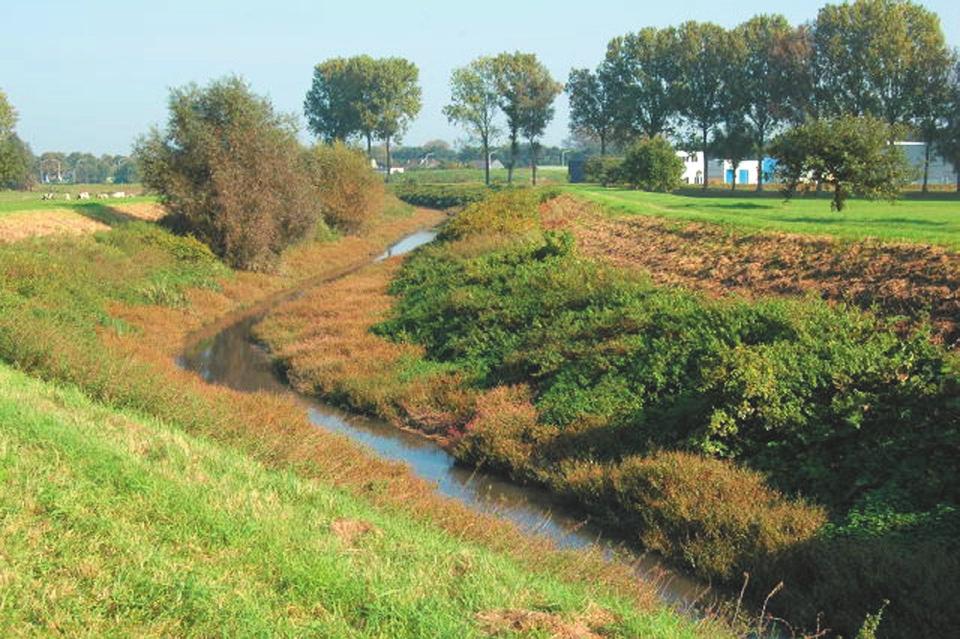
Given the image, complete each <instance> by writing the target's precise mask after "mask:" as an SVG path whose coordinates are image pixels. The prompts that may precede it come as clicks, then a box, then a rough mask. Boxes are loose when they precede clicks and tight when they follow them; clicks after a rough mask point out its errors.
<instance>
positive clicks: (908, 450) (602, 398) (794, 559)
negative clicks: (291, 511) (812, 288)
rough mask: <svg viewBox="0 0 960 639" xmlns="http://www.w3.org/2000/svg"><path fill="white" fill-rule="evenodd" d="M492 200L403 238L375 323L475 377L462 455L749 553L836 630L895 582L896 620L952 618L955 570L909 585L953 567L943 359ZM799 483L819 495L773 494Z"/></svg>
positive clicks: (631, 524)
mask: <svg viewBox="0 0 960 639" xmlns="http://www.w3.org/2000/svg"><path fill="white" fill-rule="evenodd" d="M484 204H487V202H485V203H484ZM533 206H534V205H533V204H532V203H529V202H528V203H527V204H526V205H525V208H523V209H521V210H526V211H530V210H531V207H533ZM501 208H502V207H501ZM497 211H498V207H496V206H487V207H478V208H477V210H476V212H471V214H470V215H468V216H467V217H465V218H464V221H463V222H462V224H463V226H464V231H463V232H462V233H450V234H448V237H450V238H458V239H456V241H454V242H448V243H441V244H437V245H434V246H430V247H426V248H424V249H422V250H420V251H418V252H417V253H415V254H414V255H412V256H410V257H409V258H408V260H407V261H406V262H405V263H404V266H403V267H402V268H401V270H400V272H399V274H398V276H397V277H396V279H395V280H394V282H393V283H392V285H391V289H390V290H391V293H392V294H394V295H396V296H397V298H398V299H397V301H396V303H395V305H394V308H393V311H392V314H391V316H390V317H389V319H388V320H387V321H385V322H383V323H382V324H380V325H379V326H377V327H376V329H375V330H376V331H377V332H379V333H380V334H383V335H387V336H390V337H392V338H394V339H397V340H404V341H412V342H416V343H418V344H420V345H422V346H423V347H424V349H425V353H426V356H427V357H428V358H429V359H430V360H431V361H433V362H437V363H443V364H445V365H448V366H451V367H452V370H455V371H459V372H460V373H461V374H462V375H463V378H464V379H465V380H466V382H467V383H469V384H470V385H472V386H473V387H476V388H478V389H481V390H487V392H486V393H485V394H484V395H483V396H482V399H481V401H480V403H479V404H478V407H477V417H476V418H475V420H474V421H473V422H471V423H470V425H469V426H468V428H467V429H466V431H465V433H464V434H463V437H462V438H461V440H460V441H459V444H458V447H457V449H456V450H457V455H458V456H460V457H461V458H462V459H464V460H467V461H469V462H471V463H476V464H481V465H488V466H491V467H493V468H497V469H500V470H501V471H503V472H506V473H508V474H510V475H512V476H514V477H516V478H518V479H522V480H530V481H536V482H539V483H541V484H545V485H547V486H550V487H551V488H553V489H554V490H556V491H558V492H560V493H563V494H566V495H568V496H569V497H571V498H572V499H575V500H576V501H577V502H578V503H580V504H581V505H582V506H583V507H585V508H587V509H590V510H592V511H594V512H596V513H598V514H600V515H601V516H602V517H603V518H604V519H606V520H608V521H610V522H614V525H617V526H619V527H620V528H621V529H622V530H624V531H626V532H628V533H629V534H635V535H637V536H638V537H639V538H640V539H642V540H643V541H644V543H646V544H647V545H648V546H651V547H655V548H658V549H660V550H661V551H663V552H665V553H666V554H668V555H669V556H671V557H673V558H675V559H677V560H679V561H682V562H685V563H687V564H688V565H691V566H693V567H695V568H696V569H697V570H698V571H700V572H701V573H702V574H704V575H709V576H712V577H716V578H718V579H720V580H723V579H729V580H733V581H737V580H739V579H740V578H741V576H740V575H741V572H742V571H744V570H747V571H750V572H751V573H752V574H753V576H754V579H753V580H752V582H751V583H752V585H753V587H754V588H755V589H756V590H755V591H754V592H753V594H754V595H756V596H758V597H759V598H760V599H761V600H762V598H763V597H764V596H765V595H766V594H767V593H768V592H769V591H770V589H772V588H773V586H775V585H776V584H777V583H778V581H780V580H785V581H787V582H788V589H787V590H785V591H784V593H782V594H781V595H780V599H781V600H782V602H783V603H782V605H781V606H780V609H782V610H783V611H784V614H790V615H791V619H802V620H803V621H805V622H806V621H808V622H809V623H810V624H811V625H813V623H814V619H815V618H816V612H817V610H829V611H830V613H831V616H830V617H829V618H828V622H829V623H830V624H831V625H832V627H834V628H841V629H842V630H843V632H844V633H845V634H848V635H849V634H853V633H855V632H856V630H857V628H859V626H860V624H861V623H862V621H863V619H864V616H865V615H866V614H867V613H868V612H873V611H876V609H877V607H878V605H879V602H880V601H881V600H882V598H884V597H889V598H891V600H892V601H893V603H892V604H891V607H890V608H889V610H888V613H887V615H886V616H885V618H884V624H890V626H891V627H893V628H906V627H910V625H911V624H913V625H914V626H917V625H918V624H921V622H920V620H921V618H922V615H923V614H929V615H931V616H934V617H936V618H937V619H938V621H937V622H936V623H935V624H931V623H929V622H922V624H921V625H923V624H926V625H924V627H929V628H944V627H948V626H947V625H946V624H947V622H948V621H956V615H955V614H953V613H952V612H951V609H950V608H949V604H947V603H946V602H947V596H946V595H945V594H944V592H946V593H949V594H956V588H952V587H950V588H940V589H936V588H926V589H922V588H921V585H922V583H923V576H924V575H930V576H932V577H933V578H935V580H936V581H938V582H939V583H944V582H951V583H960V580H958V579H957V578H956V577H957V566H958V563H960V561H958V558H960V554H958V550H960V549H958V548H957V543H956V541H955V540H956V539H957V538H960V530H956V531H955V534H953V533H950V532H949V531H950V530H953V528H952V527H950V526H947V528H944V523H943V522H944V521H946V520H950V518H951V517H954V515H953V514H951V513H956V512H957V510H958V502H960V487H958V485H957V483H956V481H955V476H956V459H957V457H958V451H960V379H958V374H957V369H956V362H955V358H953V357H951V356H950V355H949V354H948V353H947V352H946V351H945V350H944V349H943V348H942V347H940V346H937V345H935V344H933V343H931V341H930V340H929V339H928V335H927V334H925V333H923V332H919V333H915V334H911V335H906V336H903V335H900V334H899V333H898V331H897V330H896V327H895V326H893V325H891V324H888V323H886V322H885V321H883V320H880V319H878V318H877V317H875V316H873V315H870V314H866V313H862V312H860V311H858V310H855V309H851V308H846V307H843V306H830V305H828V304H826V303H823V302H821V301H819V300H815V299H803V300H783V299H764V300H756V301H746V300H741V299H723V300H711V299H705V298H703V297H701V296H698V295H696V294H693V293H689V292H685V291H682V290H676V289H670V288H659V287H655V286H652V285H651V284H650V283H648V282H646V281H643V280H640V279H637V278H635V277H633V276H630V275H627V274H624V273H622V272H618V271H615V270H612V269H609V268H605V267H603V266H601V265H598V264H596V263H594V262H591V261H588V260H584V259H581V258H579V257H578V256H577V254H576V252H575V251H574V249H573V244H572V241H571V239H570V237H569V236H568V235H565V234H555V233H537V232H531V231H530V230H529V227H527V226H524V225H522V224H521V225H518V226H516V227H514V226H513V225H510V224H503V223H501V221H502V220H513V219H514V218H515V217H517V216H512V215H505V216H503V215H500V216H498V214H497ZM520 219H526V218H524V217H522V216H520ZM505 229H506V230H505ZM511 229H513V230H511ZM518 229H519V230H518ZM491 231H493V232H491ZM463 238H466V239H463ZM500 386H507V387H517V386H525V387H528V389H529V390H528V391H524V393H522V394H519V395H518V394H517V393H518V392H517V391H509V390H497V389H498V387H500ZM665 450H666V451H686V453H684V454H682V455H681V454H679V453H676V452H661V451H665ZM797 493H800V494H802V495H803V497H804V498H805V499H807V500H810V501H811V502H813V503H816V504H818V505H819V506H818V507H811V506H808V505H805V504H804V503H803V502H798V501H794V500H789V499H785V498H783V497H782V495H795V494H797ZM821 508H822V509H823V510H822V509H821ZM824 512H826V513H827V515H828V516H829V518H830V520H831V522H830V524H829V525H824V521H825V518H824V516H823V513H824ZM945 531H946V532H945ZM919 539H923V540H926V543H927V545H926V546H924V548H922V549H918V548H917V540H919ZM858 541H862V542H863V543H862V544H860V545H859V546H858V545H857V542H858ZM818 553H819V555H818ZM938 553H939V555H940V559H937V554H938ZM815 555H816V556H815ZM911 556H913V557H916V558H917V561H919V562H921V563H919V564H917V565H907V563H908V562H909V561H910V559H909V558H910V557H911ZM878 567H883V570H882V572H877V571H878ZM763 588H766V591H765V592H761V591H762V590H763ZM921 590H922V594H920V593H921ZM786 593H789V594H786ZM884 593H887V594H884ZM889 593H895V594H896V595H897V598H896V599H894V598H893V597H890V596H889ZM911 593H918V594H911ZM911 597H920V598H918V599H916V601H914V600H912V599H910V598H911ZM905 600H909V603H906V601H905ZM805 602H806V603H805ZM809 602H815V603H809ZM898 602H899V603H898ZM815 606H819V608H817V609H814V608H815ZM925 606H926V607H928V608H929V610H928V611H927V612H926V613H924V612H922V611H923V610H924V607H925ZM930 610H935V611H936V612H930ZM794 613H796V614H799V615H800V616H799V617H794V616H793V615H794ZM882 632H883V631H882V630H881V633H882ZM923 636H937V634H936V633H935V632H934V631H933V630H931V631H929V632H924V635H923Z"/></svg>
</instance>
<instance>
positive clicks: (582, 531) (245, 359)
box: [178, 231, 704, 606]
mask: <svg viewBox="0 0 960 639" xmlns="http://www.w3.org/2000/svg"><path fill="white" fill-rule="evenodd" d="M435 236H436V233H435V232H433V231H420V232H417V233H414V234H413V235H410V236H407V237H405V238H404V239H402V240H400V241H399V242H397V243H396V244H394V245H393V246H391V247H390V248H389V249H388V250H387V251H386V252H385V253H384V254H383V255H381V256H380V257H379V258H377V259H378V260H382V259H386V258H388V257H392V256H396V255H402V254H403V253H407V252H409V251H412V250H413V249H415V248H417V247H418V246H421V245H423V244H426V243H428V242H430V241H432V240H433V239H434V237H435ZM268 311H269V309H267V310H262V309H261V310H259V311H257V312H255V313H254V314H253V315H250V316H247V317H243V318H242V319H240V320H238V321H237V322H236V323H234V324H232V325H229V326H227V327H226V328H224V329H223V330H221V331H220V332H218V333H216V334H215V335H213V336H210V337H206V338H204V339H201V340H199V341H197V342H196V343H195V344H192V345H191V346H190V348H189V349H188V350H187V351H186V352H185V353H183V354H182V356H181V357H180V358H178V363H179V364H180V366H182V367H183V368H186V369H188V370H192V371H195V372H197V373H198V374H200V375H201V376H202V377H203V378H204V379H205V380H207V381H208V382H211V383H214V384H221V385H224V386H228V387H230V388H233V389H236V390H240V391H245V392H253V391H268V392H275V393H285V394H294V395H295V396H296V397H297V399H298V401H300V402H302V403H303V404H304V405H305V407H306V409H307V413H308V415H309V417H310V421H311V422H313V423H314V424H315V425H316V426H318V427H320V428H324V429H326V430H328V431H332V432H336V433H340V434H343V435H346V436H347V437H350V438H351V439H354V440H356V441H358V442H360V443H361V444H363V445H365V446H367V447H369V448H370V449H372V450H373V451H374V452H375V453H376V454H377V455H379V456H381V457H383V458H386V459H390V460H394V461H401V462H405V463H406V464H407V465H408V466H409V467H410V469H411V470H412V472H414V473H415V474H417V475H418V476H420V477H422V478H423V479H426V480H428V481H430V482H431V483H433V484H435V485H436V489H437V491H438V492H439V493H440V494H442V495H445V496H447V497H450V498H452V499H456V500H458V501H460V502H462V503H464V504H466V505H467V506H469V507H470V508H473V509H474V510H477V511H480V512H484V513H489V514H493V515H495V516H497V517H500V518H502V519H507V520H509V521H511V522H513V523H515V524H517V525H518V526H519V527H520V528H521V529H523V530H525V531H527V532H530V533H535V534H540V535H544V536H546V537H549V538H550V539H552V540H553V541H554V542H555V543H556V544H557V546H559V547H561V548H588V547H594V548H601V549H602V550H603V551H604V552H606V553H607V554H608V555H609V556H611V557H612V556H613V555H614V554H615V553H616V554H617V556H618V557H619V559H618V560H624V559H623V557H624V552H625V551H624V548H623V547H622V544H618V543H615V542H613V541H612V540H607V539H606V538H605V537H604V535H603V534H602V533H601V531H600V530H599V529H598V528H596V527H594V526H592V525H591V524H589V523H588V522H586V521H585V517H584V516H582V515H580V514H578V513H577V512H576V511H575V510H572V509H570V508H568V507H566V506H565V505H564V504H562V503H560V502H558V500H557V499H556V498H554V497H553V496H552V495H551V494H550V493H548V492H547V491H545V490H542V489H540V488H538V487H534V486H521V485H518V484H515V483H512V482H510V481H507V480H505V479H503V478H502V477H499V476H497V475H493V474H489V473H485V472H483V471H482V470H476V469H471V468H468V467H465V466H463V465H461V464H459V463H457V461H456V460H455V459H454V457H453V456H452V455H451V454H450V453H448V452H447V451H445V450H444V449H443V448H441V447H440V446H439V445H437V444H436V443H434V442H433V441H430V440H428V439H426V438H424V437H420V436H418V435H416V434H414V433H409V432H405V431H402V430H399V429H397V428H394V427H393V426H391V425H390V424H389V423H387V422H385V421H383V420H379V419H374V418H370V417H365V416H361V415H356V414H352V413H349V412H347V411H344V410H341V409H339V408H336V407H334V406H331V405H328V404H325V403H323V402H319V401H316V400H315V399H312V398H309V397H304V396H302V395H298V394H295V393H293V391H292V390H291V389H290V388H289V387H288V386H286V385H285V384H284V383H283V382H282V381H281V380H280V379H279V377H278V376H277V375H276V373H275V370H274V367H273V365H272V364H271V362H270V358H269V356H268V354H267V353H266V351H265V350H264V349H263V348H262V347H261V346H260V345H258V344H256V343H255V342H254V340H253V338H252V335H251V331H252V328H253V326H254V325H255V324H256V323H257V322H259V321H260V320H261V319H262V318H263V316H264V315H265V314H266V313H267V312H268ZM628 557H629V560H630V561H631V563H632V564H633V565H635V567H636V570H637V572H638V574H639V575H640V576H641V578H648V579H655V580H656V583H657V584H658V586H659V588H660V591H661V594H662V596H663V597H664V599H665V600H667V601H669V602H671V603H675V604H677V605H680V606H684V605H685V604H688V603H690V602H693V601H696V600H697V599H698V598H699V597H700V596H702V595H703V591H704V586H703V584H701V583H699V582H697V581H695V580H693V579H691V578H689V577H687V576H685V575H682V574H679V573H676V572H675V571H673V570H671V569H669V568H667V567H666V566H665V565H664V564H663V563H662V562H661V561H660V560H659V559H658V558H656V557H653V556H651V555H649V554H646V555H629V553H628Z"/></svg>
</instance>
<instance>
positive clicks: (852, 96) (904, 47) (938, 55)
mask: <svg viewBox="0 0 960 639" xmlns="http://www.w3.org/2000/svg"><path fill="white" fill-rule="evenodd" d="M813 47H814V49H813V57H812V65H813V67H814V77H815V79H816V86H815V87H814V91H815V92H816V98H815V99H816V102H817V103H818V108H819V110H820V113H819V115H821V116H824V115H841V114H850V115H873V116H876V117H879V118H882V119H884V120H885V121H886V122H887V123H888V124H906V123H909V122H910V121H911V120H912V119H913V118H914V117H915V116H916V109H917V99H918V96H920V95H921V94H922V93H923V92H924V91H928V90H930V89H931V88H932V87H931V84H930V83H931V82H934V83H935V82H936V81H937V78H939V77H940V76H939V75H938V74H939V73H940V72H942V71H943V70H945V69H946V68H947V67H948V65H949V50H948V49H947V46H946V42H945V40H944V36H943V31H942V30H941V28H940V20H939V18H938V17H937V15H936V14H935V13H933V12H932V11H929V10H927V9H925V8H923V7H921V6H919V5H916V4H913V3H912V2H906V1H901V0H856V1H855V2H853V3H850V4H842V5H827V6H825V7H823V8H822V9H821V10H820V12H819V13H818V14H817V19H816V22H815V24H814V27H813Z"/></svg>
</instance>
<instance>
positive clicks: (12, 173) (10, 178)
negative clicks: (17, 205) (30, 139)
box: [0, 133, 35, 190]
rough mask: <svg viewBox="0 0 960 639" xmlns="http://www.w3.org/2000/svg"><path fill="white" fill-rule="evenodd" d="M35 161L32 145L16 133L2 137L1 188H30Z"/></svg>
mask: <svg viewBox="0 0 960 639" xmlns="http://www.w3.org/2000/svg"><path fill="white" fill-rule="evenodd" d="M34 163H35V159H34V157H33V152H31V150H30V146H29V145H28V144H27V143H26V142H24V141H23V140H21V139H20V138H19V137H18V136H17V134H16V133H9V134H7V136H6V137H4V138H0V189H21V190H22V189H29V188H30V186H31V185H32V184H33V181H34V171H33V166H34Z"/></svg>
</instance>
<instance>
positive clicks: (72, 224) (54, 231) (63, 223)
mask: <svg viewBox="0 0 960 639" xmlns="http://www.w3.org/2000/svg"><path fill="white" fill-rule="evenodd" d="M109 228H110V227H109V226H107V225H106V224H104V223H103V222H97V221H96V220H92V219H90V218H89V217H85V216H83V215H80V214H79V213H74V212H73V211H70V210H69V209H50V210H40V211H24V212H23V213H11V214H10V215H4V216H3V217H0V242H16V241H18V240H23V239H26V238H28V237H42V236H44V235H58V234H63V235H81V234H84V233H95V232H97V231H106V230H108V229H109Z"/></svg>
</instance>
